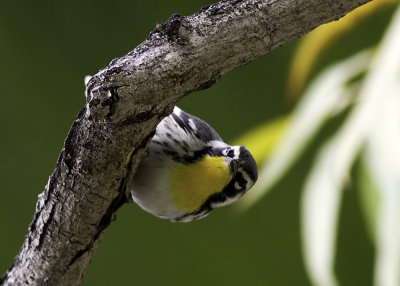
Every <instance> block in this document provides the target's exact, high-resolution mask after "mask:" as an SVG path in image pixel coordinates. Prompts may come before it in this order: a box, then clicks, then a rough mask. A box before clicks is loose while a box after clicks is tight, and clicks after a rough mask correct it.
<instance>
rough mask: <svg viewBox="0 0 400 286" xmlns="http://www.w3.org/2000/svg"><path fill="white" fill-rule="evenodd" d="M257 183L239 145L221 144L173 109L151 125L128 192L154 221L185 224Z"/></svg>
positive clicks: (252, 163) (253, 168)
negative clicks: (150, 133) (144, 150)
mask: <svg viewBox="0 0 400 286" xmlns="http://www.w3.org/2000/svg"><path fill="white" fill-rule="evenodd" d="M257 178H258V173H257V164H256V161H255V160H254V158H253V156H252V154H251V153H250V151H249V150H247V149H246V147H245V146H230V145H228V144H226V143H225V142H224V141H223V140H222V139H221V137H220V136H219V135H218V133H217V132H216V131H215V130H214V129H213V128H212V127H211V126H210V125H209V124H207V123H206V122H205V121H203V120H202V119H200V118H198V117H196V116H194V115H191V114H189V113H186V112H184V111H183V110H181V109H180V108H179V107H177V106H175V107H174V109H173V112H172V113H171V114H170V115H169V116H167V117H165V118H164V119H163V120H162V121H161V122H160V123H159V124H158V125H157V127H156V131H155V135H154V136H153V138H152V139H151V142H150V143H149V146H148V148H147V151H146V152H145V154H144V156H143V159H142V161H141V162H140V164H139V166H138V168H137V170H136V173H135V174H134V175H133V177H132V179H131V182H130V186H129V191H130V194H131V196H132V199H133V201H134V202H135V203H136V204H137V205H139V206H140V207H141V208H142V209H143V210H145V211H147V212H149V213H151V214H153V215H155V216H156V217H159V218H163V219H168V220H170V221H172V222H191V221H194V220H198V219H201V218H203V217H205V216H207V215H208V214H209V213H210V212H211V211H212V210H214V209H216V208H219V207H222V206H226V205H229V204H231V203H233V202H235V201H237V200H238V199H239V198H241V197H242V196H243V195H244V194H245V193H246V192H247V191H248V190H249V189H250V188H251V187H252V186H253V185H254V183H255V182H256V181H257Z"/></svg>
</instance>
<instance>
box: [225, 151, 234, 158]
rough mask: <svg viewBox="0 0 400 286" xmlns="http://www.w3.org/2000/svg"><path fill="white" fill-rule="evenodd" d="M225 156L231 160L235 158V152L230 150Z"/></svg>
mask: <svg viewBox="0 0 400 286" xmlns="http://www.w3.org/2000/svg"><path fill="white" fill-rule="evenodd" d="M226 155H227V156H228V157H230V158H233V157H234V156H235V151H233V149H230V150H229V151H228V152H227V153H226Z"/></svg>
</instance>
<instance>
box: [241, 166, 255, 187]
mask: <svg viewBox="0 0 400 286" xmlns="http://www.w3.org/2000/svg"><path fill="white" fill-rule="evenodd" d="M240 172H241V173H242V176H243V178H244V179H245V180H246V182H247V183H246V190H248V189H250V188H251V187H252V186H253V185H254V182H253V181H252V180H251V178H250V176H249V175H248V174H247V173H246V172H245V171H244V170H243V169H240Z"/></svg>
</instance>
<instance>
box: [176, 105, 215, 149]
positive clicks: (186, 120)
mask: <svg viewBox="0 0 400 286" xmlns="http://www.w3.org/2000/svg"><path fill="white" fill-rule="evenodd" d="M170 116H171V118H172V119H173V120H174V121H175V122H176V123H177V124H178V125H179V126H180V127H181V128H182V129H183V130H185V131H186V132H187V133H189V134H191V135H192V136H194V137H195V138H197V139H198V140H200V141H202V142H210V141H214V140H215V141H222V139H221V137H220V136H219V135H218V133H217V132H216V131H215V130H214V129H213V128H212V127H211V126H210V125H208V124H207V123H206V122H205V121H203V120H201V119H200V118H198V117H196V116H193V115H191V114H189V113H186V112H184V111H183V110H181V109H180V108H178V107H175V108H174V111H173V112H172V114H171V115H170Z"/></svg>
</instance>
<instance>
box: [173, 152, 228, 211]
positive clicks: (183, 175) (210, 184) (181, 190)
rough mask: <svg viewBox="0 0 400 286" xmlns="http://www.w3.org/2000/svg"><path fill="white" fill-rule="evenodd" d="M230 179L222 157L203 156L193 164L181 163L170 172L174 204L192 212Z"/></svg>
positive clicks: (221, 188) (220, 189)
mask: <svg viewBox="0 0 400 286" xmlns="http://www.w3.org/2000/svg"><path fill="white" fill-rule="evenodd" d="M231 179H232V177H231V175H230V172H229V169H228V167H227V166H226V164H225V161H224V158H223V157H210V156H205V157H204V158H202V159H200V160H199V161H197V162H195V163H193V164H189V165H183V164H182V165H180V166H179V167H177V168H175V169H174V170H173V171H172V174H171V190H172V196H173V198H174V201H175V206H176V207H177V208H179V209H180V210H182V211H185V212H193V211H195V210H197V209H198V208H199V207H201V205H202V204H203V203H204V202H205V201H206V200H207V199H208V198H209V197H210V196H211V195H213V194H215V193H218V192H220V191H222V190H223V188H224V187H225V186H226V185H227V184H228V183H229V182H230V180H231Z"/></svg>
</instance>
